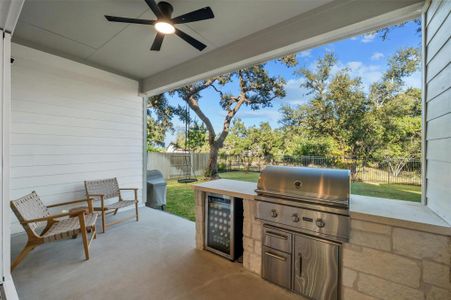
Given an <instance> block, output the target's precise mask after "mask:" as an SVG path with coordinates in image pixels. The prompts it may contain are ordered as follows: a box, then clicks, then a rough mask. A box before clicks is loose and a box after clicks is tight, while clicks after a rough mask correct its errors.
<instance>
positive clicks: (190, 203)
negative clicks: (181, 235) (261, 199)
mask: <svg viewBox="0 0 451 300" xmlns="http://www.w3.org/2000/svg"><path fill="white" fill-rule="evenodd" d="M220 176H221V178H224V179H234V180H242V181H249V182H257V180H258V176H259V173H256V172H249V173H244V172H227V173H221V174H220ZM193 184H196V183H189V184H184V183H178V182H177V181H176V180H169V181H168V192H167V205H166V210H167V211H168V212H170V213H172V214H175V215H178V216H180V217H183V218H186V219H189V220H191V221H194V220H195V214H194V206H195V205H194V191H193V189H192V185H193ZM351 193H352V194H356V195H364V196H371V197H381V198H390V199H399V200H407V201H412V202H420V201H421V187H420V186H415V185H405V184H373V183H364V182H353V183H352V185H351Z"/></svg>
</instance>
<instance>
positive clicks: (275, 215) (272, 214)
mask: <svg viewBox="0 0 451 300" xmlns="http://www.w3.org/2000/svg"><path fill="white" fill-rule="evenodd" d="M278 215H279V214H278V213H277V210H275V209H271V217H273V218H277V216H278Z"/></svg>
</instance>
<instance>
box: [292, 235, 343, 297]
mask: <svg viewBox="0 0 451 300" xmlns="http://www.w3.org/2000/svg"><path fill="white" fill-rule="evenodd" d="M294 239H295V242H294V253H293V255H294V267H293V275H294V276H293V289H294V291H295V292H296V293H298V294H302V295H305V296H307V297H309V298H311V299H316V300H336V299H338V273H339V272H338V267H339V265H338V262H339V260H338V259H339V246H338V245H336V244H333V243H329V242H327V241H322V240H318V239H315V238H310V237H308V236H301V235H295V238H294Z"/></svg>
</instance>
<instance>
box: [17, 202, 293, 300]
mask: <svg viewBox="0 0 451 300" xmlns="http://www.w3.org/2000/svg"><path fill="white" fill-rule="evenodd" d="M125 213H127V212H125ZM140 216H141V220H140V222H138V223H137V222H134V221H128V222H126V223H122V224H118V225H115V226H112V227H110V228H109V229H108V230H107V232H106V233H105V234H99V235H98V238H97V240H95V241H94V242H93V244H92V246H91V259H90V260H89V261H84V260H83V253H82V242H81V239H80V238H77V239H75V240H65V241H59V242H54V243H49V244H45V245H42V246H40V247H37V248H36V249H35V250H33V251H32V252H31V253H30V254H29V256H28V257H27V258H26V259H25V260H24V261H23V262H22V264H21V265H19V267H18V268H17V269H16V270H14V271H13V273H12V274H13V278H14V282H15V284H16V287H17V290H18V293H19V297H20V299H23V300H26V299H33V300H36V299H46V300H51V299H58V300H63V299H156V300H158V299H165V300H168V299H169V300H176V299H177V300H182V299H196V300H201V299H215V300H216V299H234V300H238V299H259V300H264V299H268V300H269V299H281V300H284V299H287V300H288V299H297V300H299V299H300V297H299V296H297V295H294V294H292V293H289V292H288V291H285V290H284V289H282V288H279V287H277V286H275V285H272V284H270V283H268V282H266V281H264V280H262V279H261V278H260V277H258V276H257V275H254V274H252V273H250V272H248V271H246V270H244V269H243V267H242V265H241V264H239V263H232V262H229V261H227V260H225V259H223V258H221V257H219V256H217V255H214V254H212V253H209V252H206V251H199V250H196V249H195V245H194V244H195V242H194V233H195V228H194V223H193V222H191V221H188V220H185V219H182V218H180V217H177V216H174V215H170V214H168V213H164V212H161V211H157V210H153V209H150V208H141V209H140ZM98 230H100V226H99V225H98ZM25 241H26V236H25V235H18V236H14V237H13V239H12V257H13V258H14V257H15V256H16V255H17V254H18V252H19V251H20V249H21V248H22V246H23V245H24V243H25Z"/></svg>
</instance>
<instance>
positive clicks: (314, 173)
mask: <svg viewBox="0 0 451 300" xmlns="http://www.w3.org/2000/svg"><path fill="white" fill-rule="evenodd" d="M350 189H351V176H350V171H349V170H341V169H320V168H305V167H285V166H283V167H281V166H267V167H266V168H265V169H264V170H263V171H262V172H261V174H260V177H259V179H258V184H257V190H256V192H257V194H258V195H262V196H270V197H271V196H272V197H274V196H275V197H281V198H288V199H290V200H295V201H296V200H297V201H302V200H306V201H309V202H322V203H324V204H327V205H339V206H345V207H349V195H350Z"/></svg>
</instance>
